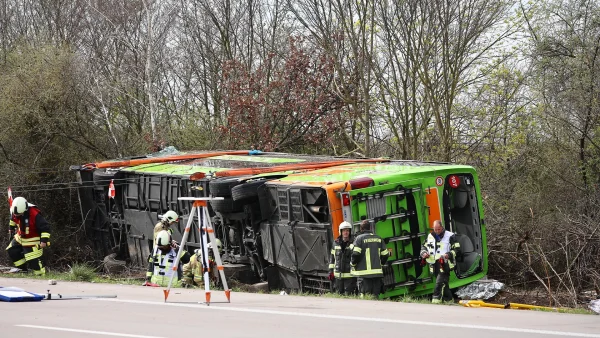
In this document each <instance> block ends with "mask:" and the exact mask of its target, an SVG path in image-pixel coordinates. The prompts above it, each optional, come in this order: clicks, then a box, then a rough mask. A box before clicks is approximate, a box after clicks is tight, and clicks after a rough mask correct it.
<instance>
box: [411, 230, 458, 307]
mask: <svg viewBox="0 0 600 338" xmlns="http://www.w3.org/2000/svg"><path fill="white" fill-rule="evenodd" d="M460 254H461V251H460V243H458V241H457V240H456V236H454V233H452V232H450V231H448V230H445V229H444V228H443V227H442V222H441V221H440V220H436V221H434V222H433V231H432V232H431V233H430V234H429V235H428V236H427V240H425V243H423V246H422V247H421V258H423V259H425V261H426V262H427V263H428V264H429V272H431V274H433V275H434V276H435V289H434V290H433V297H432V299H431V302H432V303H441V302H442V301H451V300H453V297H452V292H450V287H449V285H448V281H449V280H450V271H452V270H453V269H454V266H455V264H456V257H458V256H459V255H460Z"/></svg>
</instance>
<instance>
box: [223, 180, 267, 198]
mask: <svg viewBox="0 0 600 338" xmlns="http://www.w3.org/2000/svg"><path fill="white" fill-rule="evenodd" d="M265 182H267V180H265V179H260V180H257V181H250V182H246V183H243V184H240V185H237V186H235V187H233V188H232V189H231V198H233V200H234V201H243V200H248V199H252V198H256V197H257V196H258V188H259V187H261V186H262V185H263V184H265Z"/></svg>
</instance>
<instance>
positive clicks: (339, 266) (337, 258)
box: [329, 236, 354, 278]
mask: <svg viewBox="0 0 600 338" xmlns="http://www.w3.org/2000/svg"><path fill="white" fill-rule="evenodd" d="M352 240H353V238H352V236H350V238H349V240H348V242H344V240H343V239H342V236H339V237H338V238H337V239H336V240H335V242H334V243H333V248H331V254H330V255H329V272H333V273H334V275H335V277H336V278H352V277H354V276H352V274H351V271H352V270H351V269H352V267H351V264H350V260H351V257H352V250H353V249H354V244H352Z"/></svg>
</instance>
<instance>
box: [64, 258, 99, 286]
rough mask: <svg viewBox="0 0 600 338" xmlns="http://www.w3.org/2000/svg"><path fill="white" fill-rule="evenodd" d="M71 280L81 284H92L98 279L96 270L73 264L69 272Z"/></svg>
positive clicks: (84, 265)
mask: <svg viewBox="0 0 600 338" xmlns="http://www.w3.org/2000/svg"><path fill="white" fill-rule="evenodd" d="M69 274H70V278H71V280H74V281H80V282H91V281H93V280H94V278H96V277H97V275H96V269H95V268H94V267H93V266H91V265H89V264H87V263H83V264H73V266H72V267H71V271H70V272H69Z"/></svg>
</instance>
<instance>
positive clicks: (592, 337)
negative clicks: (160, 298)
mask: <svg viewBox="0 0 600 338" xmlns="http://www.w3.org/2000/svg"><path fill="white" fill-rule="evenodd" d="M94 300H95V301H102V302H119V303H130V304H144V305H153V306H154V305H164V306H175V307H186V308H195V309H205V310H216V311H233V312H250V313H261V314H271V315H281V316H295V317H312V318H327V319H341V320H350V321H363V322H371V323H372V322H379V323H391V324H408V325H419V326H435V327H451V328H457V329H474V330H489V331H502V332H517V333H536V334H545V335H552V336H569V337H587V338H600V334H594V333H581V332H568V331H550V330H535V329H525V328H514V327H504V326H486V325H470V324H453V323H440V322H428V321H420V320H402V319H388V318H377V317H357V316H343V315H328V314H318V313H306V312H287V311H279V310H262V309H250V308H241V307H224V306H206V305H204V304H185V303H165V302H150V301H143V300H127V299H100V298H98V299H94Z"/></svg>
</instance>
